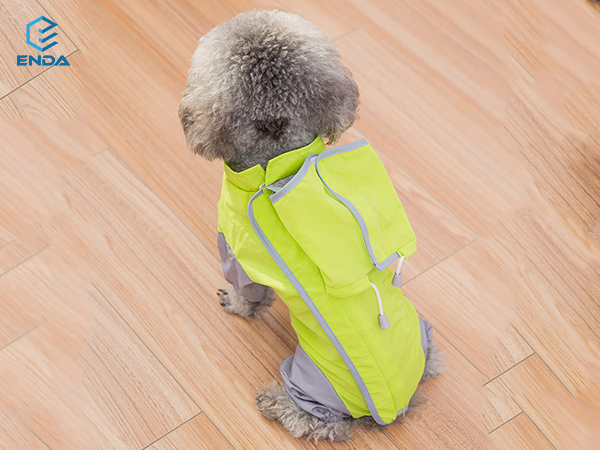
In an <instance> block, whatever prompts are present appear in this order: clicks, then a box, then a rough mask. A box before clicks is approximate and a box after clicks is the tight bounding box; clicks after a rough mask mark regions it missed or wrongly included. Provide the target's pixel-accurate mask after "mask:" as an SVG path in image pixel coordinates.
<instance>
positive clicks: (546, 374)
mask: <svg viewBox="0 0 600 450" xmlns="http://www.w3.org/2000/svg"><path fill="white" fill-rule="evenodd" d="M490 384H495V385H496V386H495V387H496V388H497V389H500V390H502V391H504V392H505V393H506V394H507V395H510V396H511V397H513V398H514V400H515V401H516V402H517V404H518V405H520V407H521V408H522V409H523V411H525V413H527V416H529V417H530V418H531V420H532V421H533V423H534V424H535V425H536V427H537V428H539V430H540V431H541V433H543V435H544V436H546V437H547V438H548V439H549V440H550V442H551V443H552V444H553V445H554V446H555V447H556V448H559V449H562V448H565V449H567V448H590V449H591V448H594V446H593V445H592V443H596V444H597V443H598V442H600V441H598V438H599V437H600V434H599V433H598V430H599V429H600V418H598V417H597V416H594V415H593V414H591V413H590V412H589V411H588V410H587V409H586V408H585V407H584V406H583V405H582V404H581V403H579V402H578V401H577V400H576V399H575V398H574V397H573V396H571V395H570V393H569V392H568V391H567V390H566V389H565V387H564V386H563V385H562V384H561V382H560V381H559V380H558V378H556V376H555V375H554V374H553V373H552V372H551V371H550V370H549V369H548V367H547V366H546V365H545V364H544V362H543V361H542V359H541V358H539V357H538V356H537V355H534V356H532V357H531V358H529V359H527V361H524V362H522V363H521V364H519V365H518V366H516V367H515V368H514V369H512V370H509V371H508V372H506V373H505V374H503V375H502V376H500V377H498V378H497V379H496V380H494V381H492V383H490ZM530 448H531V447H530Z"/></svg>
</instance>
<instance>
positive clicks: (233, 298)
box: [217, 284, 240, 314]
mask: <svg viewBox="0 0 600 450" xmlns="http://www.w3.org/2000/svg"><path fill="white" fill-rule="evenodd" d="M217 295H218V296H219V303H220V304H221V306H222V307H223V309H225V311H227V312H228V313H229V314H239V312H238V310H239V303H240V302H239V298H238V297H240V296H239V295H238V294H237V292H235V289H234V288H233V285H232V284H229V286H227V287H226V288H225V289H219V291H218V292H217ZM236 306H237V308H236Z"/></svg>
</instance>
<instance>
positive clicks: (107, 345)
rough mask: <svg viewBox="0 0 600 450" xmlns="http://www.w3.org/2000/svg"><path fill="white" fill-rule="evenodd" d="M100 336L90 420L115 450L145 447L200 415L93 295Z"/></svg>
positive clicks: (89, 378) (90, 370)
mask: <svg viewBox="0 0 600 450" xmlns="http://www.w3.org/2000/svg"><path fill="white" fill-rule="evenodd" d="M88 301H89V302H90V303H91V305H90V306H89V308H90V309H91V310H92V314H93V316H94V334H93V338H92V339H91V342H90V346H89V349H88V350H87V351H86V354H85V379H86V382H87V386H86V387H87V389H88V390H89V392H90V394H91V396H92V399H93V403H92V405H91V407H89V408H87V416H88V418H90V420H92V421H93V422H94V425H95V426H96V427H97V429H98V430H99V431H100V433H102V434H103V435H104V436H107V437H109V440H110V441H111V444H112V445H113V446H114V447H115V448H122V449H129V448H143V447H146V446H147V445H149V444H150V443H152V442H154V441H155V440H156V439H159V438H160V437H162V436H163V435H164V434H166V433H168V432H169V431H170V430H172V429H173V428H175V427H176V426H178V425H180V424H182V423H183V422H185V421H186V420H188V419H189V418H191V417H193V416H194V415H195V414H198V413H199V412H200V410H199V409H198V407H197V406H196V405H195V404H194V403H193V401H192V400H191V399H190V397H189V396H188V395H187V394H186V393H185V391H183V389H182V388H181V387H180V386H179V384H178V383H177V381H176V380H175V379H173V377H172V376H171V375H170V374H169V373H168V372H167V370H166V369H165V368H164V367H163V366H162V365H161V364H160V362H159V361H158V360H157V359H156V358H155V357H154V355H152V353H151V352H150V351H149V350H148V349H147V348H146V346H145V345H144V344H143V342H141V341H140V340H139V338H138V337H137V336H136V335H135V334H134V333H133V331H132V330H131V329H130V328H129V326H128V325H127V324H126V323H125V322H124V321H123V319H121V318H120V317H119V316H118V314H117V313H116V312H115V310H114V309H113V307H112V306H111V305H109V303H108V302H107V301H106V299H105V298H104V297H103V296H102V294H101V293H100V292H99V291H98V290H96V289H94V290H92V295H91V299H88Z"/></svg>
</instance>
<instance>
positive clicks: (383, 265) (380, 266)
mask: <svg viewBox="0 0 600 450" xmlns="http://www.w3.org/2000/svg"><path fill="white" fill-rule="evenodd" d="M400 256H402V255H400V253H398V252H394V253H392V254H391V255H390V256H388V257H387V258H385V259H384V260H383V261H381V262H378V263H377V264H375V267H376V268H377V269H378V270H381V271H383V270H384V269H385V268H386V267H387V266H389V265H390V264H391V263H393V262H394V261H396V260H397V259H398V258H400Z"/></svg>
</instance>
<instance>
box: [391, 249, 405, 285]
mask: <svg viewBox="0 0 600 450" xmlns="http://www.w3.org/2000/svg"><path fill="white" fill-rule="evenodd" d="M404 258H405V257H404V255H402V256H401V257H400V259H398V266H397V267H396V272H395V273H394V278H392V286H395V287H400V286H402V273H401V272H400V269H401V268H402V263H403V262H404Z"/></svg>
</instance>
